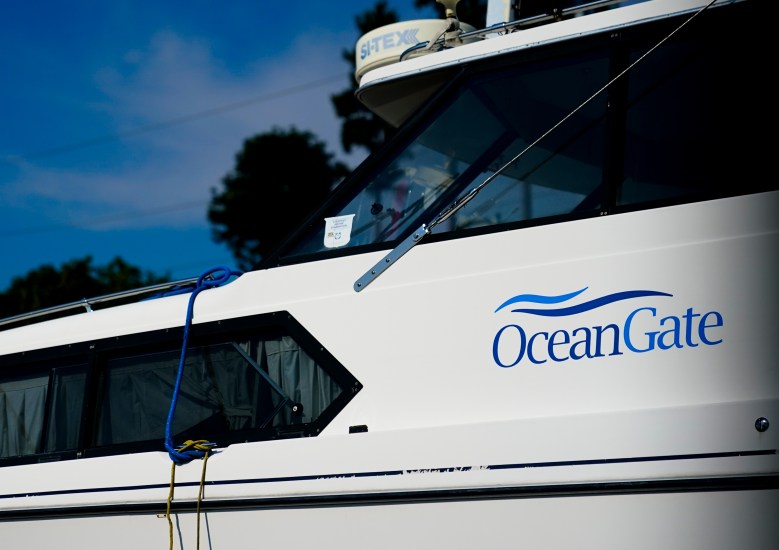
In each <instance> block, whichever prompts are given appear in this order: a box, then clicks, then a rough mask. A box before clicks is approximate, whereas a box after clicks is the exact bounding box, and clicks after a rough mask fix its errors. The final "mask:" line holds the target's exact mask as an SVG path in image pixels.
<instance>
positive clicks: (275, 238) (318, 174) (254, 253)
mask: <svg viewBox="0 0 779 550" xmlns="http://www.w3.org/2000/svg"><path fill="white" fill-rule="evenodd" d="M347 172H348V170H347V168H346V166H344V165H343V164H342V163H339V162H335V161H333V155H332V154H331V153H328V152H327V151H326V150H325V145H324V143H322V142H321V141H319V140H318V139H317V138H316V137H315V136H314V135H313V134H311V133H310V132H306V131H298V130H297V129H295V128H290V129H289V130H282V129H279V128H274V129H273V130H272V131H270V132H268V133H263V134H258V135H256V136H254V137H252V138H249V139H247V140H245V141H244V144H243V148H242V149H241V151H239V152H238V154H237V155H236V157H235V168H234V169H233V170H232V171H231V172H229V173H228V174H227V175H226V176H225V177H224V178H223V179H222V188H221V190H220V191H217V190H216V189H213V188H212V190H211V202H210V204H209V208H208V219H209V221H210V222H211V224H212V236H213V238H214V240H215V241H216V242H218V243H225V244H226V245H227V246H228V247H229V248H230V250H231V251H232V253H233V256H234V257H235V258H236V260H237V261H238V265H239V267H240V268H241V269H244V270H248V269H252V267H253V266H254V265H256V264H257V262H259V261H260V260H261V259H262V258H263V257H264V256H266V255H267V254H268V253H269V252H271V251H272V250H273V248H274V247H275V246H276V245H277V244H279V242H280V241H282V240H283V239H284V238H285V237H286V236H287V235H288V234H289V233H290V232H291V231H292V230H294V229H295V228H296V227H298V226H299V225H300V224H301V223H302V222H303V221H304V220H305V218H306V217H307V216H308V215H310V214H311V213H312V212H313V210H314V209H315V208H316V207H318V206H320V205H321V204H322V202H323V201H324V200H325V198H326V197H327V195H328V194H329V192H330V190H331V189H332V188H333V187H334V186H335V185H336V184H337V183H338V182H339V181H340V179H342V178H343V177H344V176H345V175H346V174H347Z"/></svg>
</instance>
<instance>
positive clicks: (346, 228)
mask: <svg viewBox="0 0 779 550" xmlns="http://www.w3.org/2000/svg"><path fill="white" fill-rule="evenodd" d="M353 218H354V214H347V215H345V216H336V217H335V218H325V247H326V248H338V247H339V246H344V245H346V244H348V243H349V239H350V238H351V236H352V219H353Z"/></svg>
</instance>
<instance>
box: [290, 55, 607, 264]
mask: <svg viewBox="0 0 779 550" xmlns="http://www.w3.org/2000/svg"><path fill="white" fill-rule="evenodd" d="M607 74H608V63H607V59H606V57H605V56H603V55H600V56H592V55H579V56H576V59H575V61H573V62H571V61H567V62H566V63H565V64H564V65H561V64H560V63H548V62H547V63H538V64H537V66H535V67H534V68H531V69H527V70H523V71H522V72H518V71H516V70H515V69H508V70H503V71H500V72H498V73H497V74H495V73H493V74H489V75H488V76H485V77H482V78H479V79H476V80H474V81H472V82H470V83H469V84H468V85H467V86H465V87H464V88H462V89H461V91H460V93H459V94H457V95H456V96H453V100H452V101H451V102H450V103H449V104H448V105H447V106H446V107H445V108H444V109H443V111H442V112H441V113H440V114H439V115H438V116H436V117H434V118H433V119H432V120H431V122H430V123H429V124H428V125H427V126H426V127H424V128H422V129H421V131H420V132H419V133H418V134H417V135H416V137H415V138H414V139H412V140H411V141H410V142H409V143H408V144H407V145H406V146H405V147H404V148H403V149H402V150H401V151H400V152H399V153H398V154H396V155H394V156H393V157H392V158H391V159H390V160H389V162H388V163H387V164H386V165H385V166H384V168H382V169H380V170H378V172H377V173H376V174H375V175H374V177H373V178H372V179H370V181H367V182H366V183H365V186H364V188H363V189H362V191H361V192H360V193H358V194H357V195H356V196H354V197H353V198H352V199H351V200H350V201H349V202H347V203H346V204H345V205H344V206H342V207H341V208H340V209H338V210H337V211H334V212H333V214H332V215H331V216H327V217H325V219H323V220H322V221H321V225H320V226H319V227H318V228H316V231H315V232H314V233H313V234H311V235H310V236H309V237H308V238H306V239H305V240H304V241H303V242H302V243H301V244H299V245H298V246H297V248H296V250H294V251H293V254H295V255H297V254H311V253H315V252H321V251H325V250H328V249H336V248H340V247H345V246H349V247H353V246H359V245H365V244H373V243H381V242H386V241H392V240H395V239H399V238H401V237H402V236H403V234H404V233H405V232H407V231H410V230H412V229H416V228H417V227H418V226H419V225H420V224H421V223H422V221H430V219H432V217H433V216H434V214H435V213H437V212H438V211H440V210H441V209H442V208H443V207H445V206H446V205H447V202H451V201H453V200H454V199H456V198H457V193H462V192H465V191H467V190H468V189H469V188H470V187H473V186H475V185H477V184H479V183H481V182H482V181H483V180H484V179H486V178H487V177H489V176H490V175H492V174H493V173H494V171H495V170H497V169H498V168H499V167H500V166H502V165H503V164H504V163H505V162H507V161H508V160H510V159H511V158H512V157H513V156H515V155H516V154H517V153H518V152H520V151H522V150H523V149H524V148H525V147H526V146H527V145H528V144H530V143H532V142H533V141H534V140H535V139H536V138H538V137H539V136H541V135H542V134H543V133H544V132H545V131H546V130H548V129H549V128H550V127H551V126H552V125H554V124H555V123H557V122H558V121H559V120H560V119H561V118H563V117H564V116H565V115H566V114H567V113H569V112H570V111H571V110H573V109H574V108H575V107H576V106H578V105H579V104H580V103H581V102H583V101H584V100H585V99H587V97H589V96H590V95H592V94H593V92H594V91H595V90H597V88H598V86H602V83H603V82H604V80H605V79H606V77H607ZM605 106H606V101H605V99H604V98H599V99H597V100H596V101H593V102H591V103H590V104H588V105H587V106H586V108H584V109H581V110H580V111H579V112H578V113H577V114H576V115H575V116H574V117H572V118H571V119H570V120H569V122H568V124H567V125H566V126H565V128H564V129H562V130H561V131H558V132H557V133H555V134H554V135H552V136H550V137H549V138H548V139H546V140H544V142H543V143H541V144H539V145H538V146H536V147H534V148H532V150H531V151H529V152H528V154H527V155H525V156H524V157H523V158H522V160H521V161H520V162H518V163H516V164H515V165H513V166H512V167H511V169H510V170H507V171H506V172H504V173H503V174H502V175H501V176H499V177H498V178H496V179H495V180H494V181H493V182H492V183H491V184H490V186H489V188H485V190H484V191H483V192H481V193H480V194H479V195H478V196H477V197H476V199H474V200H473V201H472V202H471V203H470V204H469V205H468V206H467V207H466V208H463V209H462V210H460V211H459V212H458V213H457V214H455V215H454V216H453V217H452V218H450V220H449V221H448V222H447V224H442V225H439V226H437V228H436V230H437V231H439V232H440V231H449V230H460V229H467V228H472V227H481V226H486V225H494V224H501V223H508V222H516V221H522V220H528V219H534V218H539V217H545V216H552V215H558V214H564V213H568V212H571V211H574V210H576V209H577V208H579V209H581V208H586V209H590V210H595V209H597V208H598V206H599V205H600V203H599V201H598V200H596V201H594V202H586V199H587V198H588V197H589V196H590V195H591V194H592V193H593V192H594V191H595V190H596V189H598V187H599V186H600V184H601V182H602V170H601V164H602V157H603V135H604V132H603V119H604V116H605V109H606V107H605Z"/></svg>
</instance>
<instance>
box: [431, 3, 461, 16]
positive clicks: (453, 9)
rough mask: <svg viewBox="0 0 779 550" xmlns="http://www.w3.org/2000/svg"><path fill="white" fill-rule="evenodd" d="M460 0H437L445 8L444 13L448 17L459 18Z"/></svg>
mask: <svg viewBox="0 0 779 550" xmlns="http://www.w3.org/2000/svg"><path fill="white" fill-rule="evenodd" d="M459 1H460V0H436V2H438V3H439V4H441V5H442V6H443V7H444V8H445V11H444V15H445V16H446V18H447V19H457V3H458V2H459Z"/></svg>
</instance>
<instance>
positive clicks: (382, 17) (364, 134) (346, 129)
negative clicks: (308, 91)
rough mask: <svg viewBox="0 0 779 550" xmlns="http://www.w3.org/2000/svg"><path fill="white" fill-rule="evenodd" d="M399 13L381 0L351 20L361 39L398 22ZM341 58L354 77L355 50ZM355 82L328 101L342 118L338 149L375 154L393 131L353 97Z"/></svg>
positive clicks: (344, 53) (348, 51)
mask: <svg viewBox="0 0 779 550" xmlns="http://www.w3.org/2000/svg"><path fill="white" fill-rule="evenodd" d="M397 21H398V14H397V13H396V12H395V11H394V10H392V9H390V8H389V7H387V2H385V1H384V0H380V1H379V2H377V3H376V5H375V6H374V7H373V9H371V10H368V11H365V12H363V13H360V14H359V15H357V16H356V17H355V18H354V22H355V24H356V25H357V30H358V31H359V32H360V36H362V35H364V34H365V33H367V32H370V31H372V30H373V29H376V28H379V27H383V26H384V25H390V24H392V23H397ZM341 56H342V57H343V59H344V61H346V62H347V63H349V66H350V67H351V72H350V73H349V74H350V75H353V74H354V71H355V68H356V64H355V57H354V56H355V51H354V48H352V49H351V50H343V51H342V52H341ZM355 91H357V82H356V81H355V80H354V78H351V79H350V81H349V87H348V88H346V89H345V90H344V91H342V92H341V93H339V94H335V95H332V96H331V97H330V100H331V101H332V103H333V108H334V109H335V113H336V115H337V116H338V118H340V119H341V121H342V122H341V146H342V147H343V149H344V151H346V152H347V153H350V152H351V151H352V149H353V148H354V147H363V148H365V149H367V150H368V152H369V153H374V152H376V150H377V149H378V148H379V147H381V146H382V144H383V143H384V141H385V140H386V139H387V138H388V137H389V136H391V135H392V134H393V133H394V131H395V128H394V127H393V126H391V125H390V124H387V123H386V122H384V120H382V119H381V118H380V117H378V116H376V115H375V114H373V113H372V112H371V111H369V110H368V109H366V108H365V106H364V105H363V104H362V103H360V102H359V101H358V100H357V98H356V97H355V95H354V93H355Z"/></svg>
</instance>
